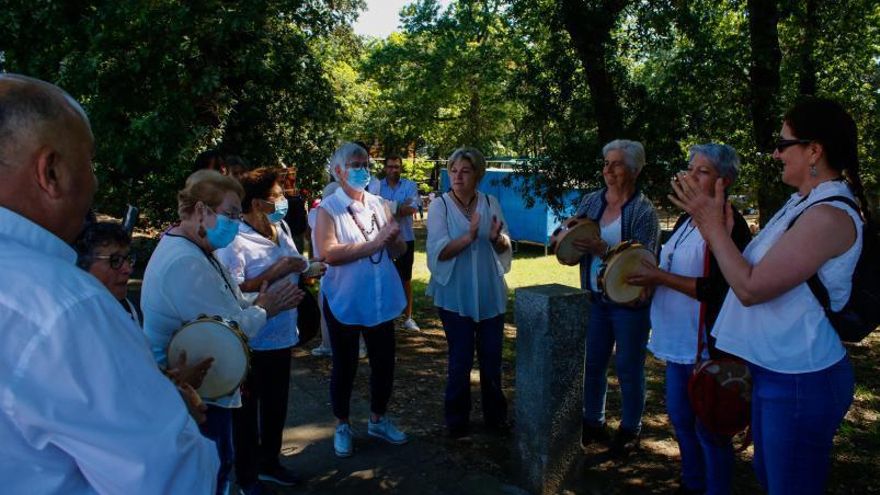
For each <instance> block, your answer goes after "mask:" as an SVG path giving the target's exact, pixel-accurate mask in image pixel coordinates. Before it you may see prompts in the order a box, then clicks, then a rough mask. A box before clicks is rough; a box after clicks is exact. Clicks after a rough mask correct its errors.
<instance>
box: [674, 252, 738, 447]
mask: <svg viewBox="0 0 880 495" xmlns="http://www.w3.org/2000/svg"><path fill="white" fill-rule="evenodd" d="M703 259H704V275H706V274H708V272H709V252H708V248H707V249H706V253H705V255H704V258H703ZM705 316H706V303H702V304H700V323H699V325H698V329H697V359H696V363H695V364H694V371H693V374H692V375H691V377H690V379H689V380H688V398H689V399H690V403H691V408H693V410H694V414H695V415H696V417H697V419H698V420H699V421H700V423H701V424H702V425H703V426H704V427H705V428H706V429H707V430H709V431H710V432H712V433H715V434H718V435H723V436H728V437H732V436H734V435H736V434H738V433H740V432H742V431H745V430H746V429H747V428H748V427H749V424H750V423H751V402H752V376H751V373H750V372H749V368H748V366H747V365H746V363H745V361H742V360H740V359H736V358H732V357H724V358H720V359H708V360H705V361H703V360H702V354H703V346H704V342H703V333H704V331H705V327H706V321H705V320H706V318H705ZM749 443H750V435H749V433H746V439H745V442H744V443H743V446H742V448H743V449H744V448H745V447H747V446H748V444H749Z"/></svg>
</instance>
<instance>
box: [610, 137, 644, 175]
mask: <svg viewBox="0 0 880 495" xmlns="http://www.w3.org/2000/svg"><path fill="white" fill-rule="evenodd" d="M614 150H618V151H620V152H622V153H623V162H624V163H625V164H626V168H628V169H629V171H630V172H632V173H634V174H638V173H639V172H641V171H642V167H644V166H645V147H644V146H642V143H640V142H638V141H630V140H629V139H615V140H614V141H611V142H610V143H608V144H606V145H605V146H603V147H602V156H603V157H605V156H608V152H609V151H614Z"/></svg>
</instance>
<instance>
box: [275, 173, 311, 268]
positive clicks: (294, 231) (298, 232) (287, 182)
mask: <svg viewBox="0 0 880 495" xmlns="http://www.w3.org/2000/svg"><path fill="white" fill-rule="evenodd" d="M282 176H283V177H282V182H283V185H284V197H285V198H287V212H286V213H285V215H284V221H285V222H287V225H288V226H289V227H290V233H291V237H292V238H293V243H294V244H296V249H297V251H298V252H300V253H305V248H306V233H307V232H308V230H309V220H308V217H307V215H308V212H307V211H306V198H305V197H303V194H302V191H301V190H300V189H299V188H298V187H296V170H294V169H290V168H288V169H286V170H285V171H284V173H283V174H282ZM312 257H313V258H314V257H315V256H314V255H312Z"/></svg>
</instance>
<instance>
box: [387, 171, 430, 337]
mask: <svg viewBox="0 0 880 495" xmlns="http://www.w3.org/2000/svg"><path fill="white" fill-rule="evenodd" d="M401 172H403V159H402V158H401V157H400V155H388V157H387V158H386V159H385V178H384V179H382V180H381V181H380V188H379V194H380V195H381V196H382V198H383V199H385V200H387V201H389V202H390V204H391V214H392V215H394V219H395V220H397V223H398V224H399V225H400V236H401V237H402V238H403V240H404V242H406V252H404V253H403V254H401V255H400V256H398V257H397V258H395V260H394V267H395V268H397V274H398V275H400V281H401V282H403V292H404V294H406V310H405V311H404V313H403V314H404V316H405V317H406V320H405V321H404V323H403V328H406V329H407V330H415V331H418V330H419V326H418V325H417V324H416V322H415V320H413V318H412V308H413V296H412V268H413V262H414V260H415V250H416V235H415V232H414V231H413V218H412V217H413V213H415V212H416V211H418V205H419V203H420V202H421V199H420V198H419V188H418V186H417V185H416V183H415V182H413V181H411V180H409V179H403V178H401V177H400V173H401Z"/></svg>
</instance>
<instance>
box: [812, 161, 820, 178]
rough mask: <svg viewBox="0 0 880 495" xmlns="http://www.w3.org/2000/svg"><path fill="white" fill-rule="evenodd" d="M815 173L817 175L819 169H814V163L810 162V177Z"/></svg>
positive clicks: (814, 175)
mask: <svg viewBox="0 0 880 495" xmlns="http://www.w3.org/2000/svg"><path fill="white" fill-rule="evenodd" d="M817 175H819V171H818V170H817V169H816V164H815V163H811V164H810V177H816V176H817Z"/></svg>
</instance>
